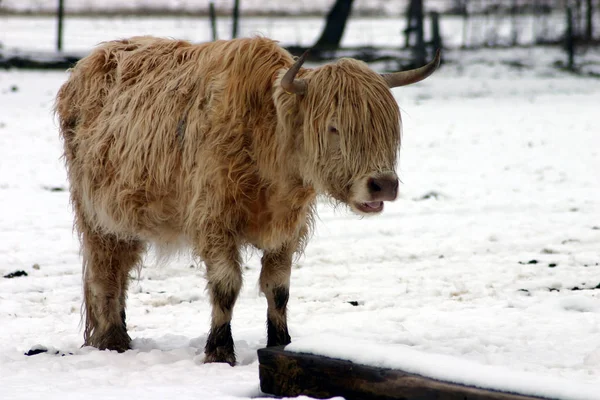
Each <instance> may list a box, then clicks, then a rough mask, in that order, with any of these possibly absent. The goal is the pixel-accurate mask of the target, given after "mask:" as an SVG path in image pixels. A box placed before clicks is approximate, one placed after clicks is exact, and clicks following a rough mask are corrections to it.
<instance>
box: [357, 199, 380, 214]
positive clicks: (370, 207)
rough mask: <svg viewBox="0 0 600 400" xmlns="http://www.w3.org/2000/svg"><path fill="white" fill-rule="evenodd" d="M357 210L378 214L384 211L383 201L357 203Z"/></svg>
mask: <svg viewBox="0 0 600 400" xmlns="http://www.w3.org/2000/svg"><path fill="white" fill-rule="evenodd" d="M356 208H357V209H358V210H359V211H361V212H364V213H378V212H381V211H382V210H383V201H367V202H364V203H356Z"/></svg>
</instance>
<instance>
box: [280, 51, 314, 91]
mask: <svg viewBox="0 0 600 400" xmlns="http://www.w3.org/2000/svg"><path fill="white" fill-rule="evenodd" d="M307 55H308V50H307V51H305V52H304V54H302V55H301V56H300V58H299V59H298V60H297V61H296V62H295V63H294V65H292V66H291V67H290V69H289V70H288V72H286V73H285V75H284V76H283V78H281V87H282V88H283V90H285V91H286V92H287V93H290V94H291V93H294V94H305V93H306V86H307V85H306V81H305V80H304V79H296V74H297V73H298V71H299V70H300V67H301V66H302V64H304V60H306V56H307Z"/></svg>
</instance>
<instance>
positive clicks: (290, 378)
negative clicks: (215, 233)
mask: <svg viewBox="0 0 600 400" xmlns="http://www.w3.org/2000/svg"><path fill="white" fill-rule="evenodd" d="M258 361H259V376H260V388H261V390H262V391H263V392H265V393H269V394H273V395H275V396H285V397H295V396H300V395H305V396H311V397H316V398H319V399H324V398H331V397H334V396H342V397H344V398H345V399H346V400H353V399H356V400H359V399H360V400H375V399H376V400H400V399H402V400H413V399H414V400H416V399H418V400H434V399H435V400H459V399H460V400H463V399H468V400H534V399H538V400H539V399H541V398H540V397H531V396H525V395H520V394H515V393H504V392H499V391H494V390H486V389H480V388H475V387H469V386H464V385H459V384H456V383H449V382H442V381H439V380H435V379H432V378H427V377H425V376H420V375H415V374H411V373H408V372H405V371H401V370H394V369H388V368H380V367H372V366H367V365H360V364H354V363H353V362H351V361H346V360H338V359H334V358H329V357H323V356H319V355H312V354H304V353H293V352H290V351H285V350H284V347H283V346H280V347H269V348H265V349H259V350H258Z"/></svg>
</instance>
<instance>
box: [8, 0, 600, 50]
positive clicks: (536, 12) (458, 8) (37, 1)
mask: <svg viewBox="0 0 600 400" xmlns="http://www.w3.org/2000/svg"><path fill="white" fill-rule="evenodd" d="M209 3H210V1H209V0H136V1H127V2H126V1H122V0H64V4H65V13H66V15H67V17H69V16H73V15H79V16H88V17H89V16H98V15H103V16H105V17H108V16H121V17H123V16H140V17H144V16H145V17H152V16H153V17H157V16H160V17H162V18H178V17H179V18H180V17H197V18H198V19H202V20H204V18H205V17H206V18H208V13H209ZM233 3H234V1H233V0H214V5H215V11H216V14H217V15H218V16H220V17H221V18H224V17H227V16H228V15H230V14H231V12H232V8H233ZM333 3H334V0H324V1H319V0H294V1H287V0H241V1H240V11H241V15H242V19H241V22H240V24H241V29H242V32H243V31H248V29H244V24H245V25H251V26H252V27H253V28H254V27H256V20H254V21H253V19H254V18H252V17H260V19H259V21H260V24H262V27H261V28H260V29H257V30H258V31H260V32H263V33H265V34H267V35H269V34H270V32H269V30H270V28H273V27H274V26H276V25H277V24H278V22H280V21H284V23H285V24H290V23H294V19H291V20H290V19H289V18H284V19H281V18H282V17H285V16H287V17H290V16H295V17H298V18H301V19H300V20H299V21H298V22H296V23H298V24H300V23H302V21H303V20H304V18H308V17H311V16H312V17H317V18H318V17H324V16H325V14H326V13H327V12H328V10H329V9H330V7H331V6H332V4H333ZM57 4H58V0H0V14H3V15H5V16H8V15H11V14H19V15H54V14H55V13H56V11H57ZM567 7H570V8H571V10H572V14H573V32H574V34H575V35H576V36H577V37H578V38H581V39H585V40H588V41H589V40H592V39H598V38H599V37H600V0H423V13H424V17H425V18H427V16H428V15H430V13H431V12H437V13H439V15H440V18H441V20H440V26H441V35H442V38H443V39H444V40H443V42H444V45H445V46H447V47H471V48H472V47H484V46H492V47H493V46H514V45H532V44H545V43H556V42H558V41H561V40H563V37H564V34H565V32H566V29H567V27H566V9H567ZM409 9H410V0H355V1H354V2H353V9H352V17H351V21H355V23H350V24H349V27H348V30H347V33H346V34H347V35H352V36H354V37H357V36H358V37H360V42H361V43H360V44H361V45H372V46H379V45H380V43H379V42H380V41H379V40H377V38H376V36H377V35H376V34H372V35H369V34H366V35H362V34H361V32H352V29H366V30H367V31H368V32H371V31H373V30H376V29H377V25H376V26H375V27H366V26H365V23H361V22H360V21H361V20H362V21H367V22H369V21H372V18H374V17H378V18H383V17H387V18H392V19H396V20H397V25H398V26H397V32H398V35H399V36H400V35H402V31H403V30H404V29H406V27H407V18H406V16H407V11H408V10H409ZM225 23H226V24H227V23H228V22H225ZM0 29H6V28H0ZM227 29H229V28H227ZM424 30H425V35H426V36H430V35H431V32H430V30H431V25H430V24H429V23H425V24H424ZM82 34H85V32H82ZM369 36H370V37H371V38H372V43H368V42H367V39H368V37H369ZM206 37H207V39H209V38H210V37H211V35H210V26H209V27H207V34H206ZM279 38H280V39H281V40H282V41H286V42H288V44H298V45H302V44H305V43H299V42H298V43H294V40H295V38H293V37H291V38H286V37H279ZM1 40H2V39H1V38H0V41H1ZM402 42H403V39H401V38H400V37H399V38H398V39H397V41H396V42H393V43H390V42H389V41H388V42H387V43H388V44H389V45H392V46H397V45H399V44H401V43H402ZM353 43H356V40H354V41H353Z"/></svg>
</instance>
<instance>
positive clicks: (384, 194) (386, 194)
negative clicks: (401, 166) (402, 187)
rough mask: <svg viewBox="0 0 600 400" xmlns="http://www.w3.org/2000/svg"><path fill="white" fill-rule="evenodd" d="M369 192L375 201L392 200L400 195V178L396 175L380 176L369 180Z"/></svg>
mask: <svg viewBox="0 0 600 400" xmlns="http://www.w3.org/2000/svg"><path fill="white" fill-rule="evenodd" d="M367 187H368V189H369V194H370V195H371V199H372V200H373V201H392V200H396V196H397V195H398V178H397V177H396V176H395V174H394V176H387V175H384V176H378V177H376V178H369V180H368V181H367Z"/></svg>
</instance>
